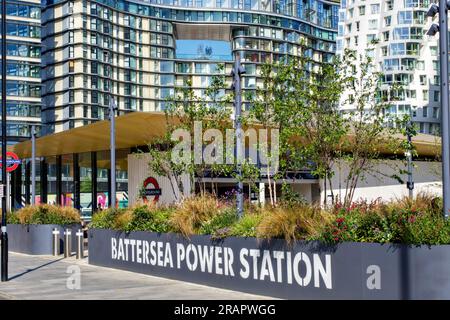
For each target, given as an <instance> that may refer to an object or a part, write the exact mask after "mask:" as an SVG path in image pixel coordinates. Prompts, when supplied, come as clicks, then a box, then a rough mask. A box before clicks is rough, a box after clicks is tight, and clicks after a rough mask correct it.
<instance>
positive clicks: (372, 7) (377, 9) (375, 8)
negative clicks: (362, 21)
mask: <svg viewBox="0 0 450 320" xmlns="http://www.w3.org/2000/svg"><path fill="white" fill-rule="evenodd" d="M370 13H372V14H377V13H380V5H379V4H378V3H376V4H371V5H370Z"/></svg>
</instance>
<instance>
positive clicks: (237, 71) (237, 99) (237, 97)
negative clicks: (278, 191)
mask: <svg viewBox="0 0 450 320" xmlns="http://www.w3.org/2000/svg"><path fill="white" fill-rule="evenodd" d="M244 73H245V68H244V67H243V66H242V65H241V56H240V55H239V52H236V54H235V58H234V67H233V70H232V71H231V75H232V77H233V85H232V89H234V110H235V115H234V118H235V120H234V121H235V126H234V128H235V130H236V169H237V176H238V185H237V194H236V205H237V213H238V216H239V218H241V217H242V215H243V212H244V185H243V182H242V162H241V161H242V160H243V158H244V154H245V152H244V154H241V153H242V150H241V146H242V139H243V137H242V123H241V112H242V99H241V76H242V75H243V74H244Z"/></svg>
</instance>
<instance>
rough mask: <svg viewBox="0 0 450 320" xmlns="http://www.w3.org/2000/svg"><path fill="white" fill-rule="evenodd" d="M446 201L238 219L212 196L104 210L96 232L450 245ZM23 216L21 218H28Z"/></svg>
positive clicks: (260, 212)
mask: <svg viewBox="0 0 450 320" xmlns="http://www.w3.org/2000/svg"><path fill="white" fill-rule="evenodd" d="M441 202H442V201H441V199H439V198H436V197H433V196H431V195H429V194H425V193H420V194H418V195H417V196H416V197H415V198H414V199H409V198H407V197H404V198H401V199H396V200H392V201H390V202H382V201H381V200H379V199H378V200H376V201H372V202H367V201H362V200H360V201H356V202H353V203H352V204H351V205H350V206H348V207H346V206H344V205H343V204H342V203H337V204H335V206H334V207H333V208H332V209H330V210H324V209H321V208H320V207H319V206H311V205H308V204H298V205H290V206H283V205H280V206H276V207H272V206H266V207H264V208H256V207H252V206H248V207H246V208H245V212H244V215H243V217H242V218H241V219H238V217H237V214H236V209H235V206H234V204H231V205H230V204H224V203H223V202H221V201H219V200H217V199H216V198H215V197H213V196H211V195H206V196H203V197H200V196H198V197H191V198H187V199H185V200H184V202H183V203H182V204H181V205H180V206H178V207H158V206H156V205H153V204H152V205H147V204H137V205H136V206H134V207H131V208H127V209H114V210H104V211H99V212H97V213H96V214H94V216H93V218H92V222H91V224H90V225H89V227H91V228H105V229H115V230H123V231H153V232H179V233H182V234H183V235H184V236H186V237H189V236H190V235H193V234H204V235H208V234H209V235H211V237H212V238H224V237H229V236H238V237H258V238H263V239H270V238H279V239H285V240H286V241H287V242H289V243H292V242H293V241H297V240H308V241H310V240H319V241H322V242H325V243H329V244H337V243H340V242H344V241H350V242H374V243H405V244H414V245H421V244H427V245H435V244H450V220H446V219H445V218H444V217H443V216H442V203H441ZM27 216H28V215H27V213H25V212H24V213H22V215H21V217H22V218H24V217H27Z"/></svg>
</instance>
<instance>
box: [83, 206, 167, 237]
mask: <svg viewBox="0 0 450 320" xmlns="http://www.w3.org/2000/svg"><path fill="white" fill-rule="evenodd" d="M171 213H172V208H170V207H157V206H154V205H147V204H137V205H135V206H133V207H131V208H127V209H107V210H103V211H98V212H97V213H95V214H94V215H93V216H92V221H91V223H90V224H89V227H90V228H99V229H113V230H123V231H127V232H128V231H153V232H170V231H172V230H171V228H170V224H169V218H170V214H171Z"/></svg>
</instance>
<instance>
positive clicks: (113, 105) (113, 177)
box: [109, 95, 117, 208]
mask: <svg viewBox="0 0 450 320" xmlns="http://www.w3.org/2000/svg"><path fill="white" fill-rule="evenodd" d="M116 110H117V105H116V103H115V101H114V98H113V96H112V95H111V96H110V99H109V120H110V122H111V123H110V144H111V146H110V147H111V194H110V195H109V196H110V197H111V208H115V207H116V121H115V117H116Z"/></svg>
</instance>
